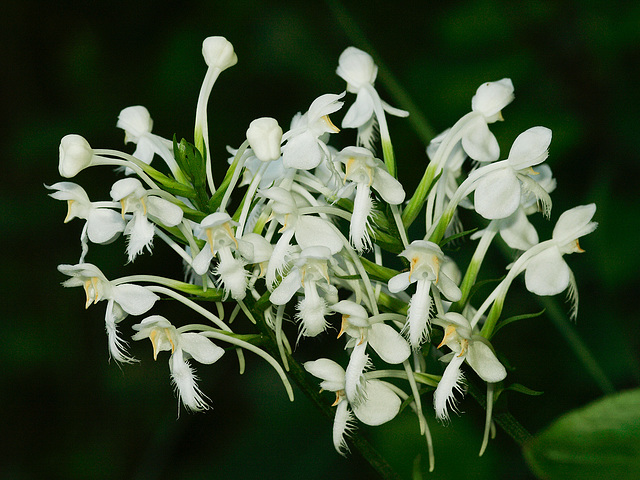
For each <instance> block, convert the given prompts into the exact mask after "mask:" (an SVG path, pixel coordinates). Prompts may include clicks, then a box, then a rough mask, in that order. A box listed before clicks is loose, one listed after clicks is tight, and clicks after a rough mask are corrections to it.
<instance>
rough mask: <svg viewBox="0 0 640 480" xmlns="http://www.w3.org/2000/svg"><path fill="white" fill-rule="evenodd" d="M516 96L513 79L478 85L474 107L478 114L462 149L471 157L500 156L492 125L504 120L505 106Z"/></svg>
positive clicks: (482, 159) (490, 158)
mask: <svg viewBox="0 0 640 480" xmlns="http://www.w3.org/2000/svg"><path fill="white" fill-rule="evenodd" d="M513 98H514V95H513V83H512V82H511V79H509V78H503V79H502V80H498V81H497V82H487V83H484V84H482V85H480V87H478V90H477V91H476V94H475V95H474V96H473V98H472V99H471V110H472V111H473V112H474V113H475V114H476V115H474V116H473V119H471V122H472V123H471V125H469V126H468V127H467V128H466V129H465V133H464V135H463V136H462V148H464V151H465V152H466V153H467V155H469V157H471V158H473V159H474V160H476V161H478V162H493V161H494V160H497V159H498V158H499V157H500V146H499V145H498V141H497V140H496V137H495V136H494V135H493V133H491V131H490V130H489V126H488V124H489V123H494V122H496V121H498V120H502V109H503V108H504V107H506V106H507V105H509V104H510V103H511V102H512V101H513Z"/></svg>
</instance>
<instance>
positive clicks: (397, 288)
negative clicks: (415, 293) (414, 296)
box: [388, 272, 411, 293]
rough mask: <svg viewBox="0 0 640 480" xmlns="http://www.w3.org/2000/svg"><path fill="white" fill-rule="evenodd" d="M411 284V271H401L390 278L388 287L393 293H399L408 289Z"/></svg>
mask: <svg viewBox="0 0 640 480" xmlns="http://www.w3.org/2000/svg"><path fill="white" fill-rule="evenodd" d="M410 284H411V272H403V273H399V274H398V275H396V276H395V277H391V278H390V279H389V283H388V287H389V291H390V292H391V293H398V292H402V291H404V290H406V289H407V288H408V287H409V285H410Z"/></svg>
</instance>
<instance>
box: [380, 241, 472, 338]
mask: <svg viewBox="0 0 640 480" xmlns="http://www.w3.org/2000/svg"><path fill="white" fill-rule="evenodd" d="M400 256H402V257H404V258H406V259H407V260H409V263H410V265H411V267H410V270H409V271H408V272H403V273H400V274H398V275H396V276H395V277H392V278H391V279H390V280H389V290H390V291H391V292H392V293H397V292H401V291H403V290H406V289H407V288H408V287H409V285H411V284H412V283H415V284H416V293H414V294H413V296H412V297H411V301H410V302H409V316H408V317H407V323H406V324H405V327H404V332H405V333H406V335H407V338H408V339H409V343H411V346H412V347H413V348H418V347H419V346H420V345H421V344H422V343H423V342H424V341H426V340H428V338H429V311H430V309H431V292H430V290H431V287H432V285H433V286H435V287H436V288H437V289H438V290H439V291H440V292H442V293H443V295H444V296H445V297H446V298H447V299H449V300H451V301H452V302H456V301H458V300H460V298H461V296H462V292H461V291H460V289H459V288H458V286H457V285H456V284H455V283H454V281H453V280H451V278H449V276H448V275H447V274H446V273H444V271H443V270H442V268H441V266H442V265H443V264H444V262H445V256H444V254H443V253H442V250H441V249H440V247H439V246H438V245H436V244H435V243H433V242H429V241H426V240H415V241H413V242H412V243H411V245H409V247H407V248H406V249H405V250H404V251H403V252H402V253H401V254H400Z"/></svg>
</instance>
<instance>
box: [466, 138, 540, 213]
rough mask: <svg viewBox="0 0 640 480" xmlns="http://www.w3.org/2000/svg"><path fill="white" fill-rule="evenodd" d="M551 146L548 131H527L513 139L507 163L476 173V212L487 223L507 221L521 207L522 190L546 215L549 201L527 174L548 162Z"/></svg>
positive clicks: (493, 165)
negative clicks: (532, 195) (536, 201)
mask: <svg viewBox="0 0 640 480" xmlns="http://www.w3.org/2000/svg"><path fill="white" fill-rule="evenodd" d="M550 143H551V130H549V129H548V128H546V127H533V128H530V129H528V130H526V131H524V132H523V133H521V134H520V135H518V137H517V138H516V139H515V141H514V142H513V145H512V146H511V151H510V152H509V157H508V158H507V160H505V161H504V162H498V163H495V164H492V165H487V166H485V167H483V168H481V169H478V170H476V172H475V174H476V175H477V176H478V177H479V179H478V180H477V182H476V184H475V197H474V204H475V209H476V211H477V212H478V213H479V214H480V215H482V216H483V217H484V218H486V219H489V220H494V219H498V218H506V217H508V216H509V215H511V214H512V213H514V212H515V211H516V209H517V208H518V207H519V206H520V201H521V198H522V193H523V190H524V191H530V192H532V193H533V194H534V195H535V196H536V198H537V199H538V200H539V201H540V202H542V207H543V211H544V213H545V214H546V215H548V213H549V211H550V209H551V199H550V198H549V195H548V194H547V192H546V191H545V190H544V188H542V187H541V186H540V185H538V184H537V183H536V182H535V180H533V179H531V178H530V177H529V176H528V175H527V173H531V171H532V170H531V167H533V166H535V165H538V164H540V163H542V162H544V161H545V160H546V159H547V157H548V155H549V151H548V149H549V144H550Z"/></svg>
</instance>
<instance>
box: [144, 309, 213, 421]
mask: <svg viewBox="0 0 640 480" xmlns="http://www.w3.org/2000/svg"><path fill="white" fill-rule="evenodd" d="M133 329H134V330H137V332H138V333H136V334H134V335H133V336H132V337H131V338H132V339H133V340H143V339H145V338H148V339H149V340H151V344H152V345H153V359H154V360H156V359H157V357H158V352H162V351H165V350H167V351H171V357H169V369H170V371H171V380H172V382H173V385H174V386H175V388H176V392H177V394H178V399H179V401H181V402H182V404H183V405H184V406H185V407H186V408H187V409H188V410H191V411H196V412H197V411H201V410H206V409H208V408H209V405H207V402H206V398H207V397H206V396H205V395H204V394H203V393H202V391H201V390H200V388H198V385H197V383H196V381H197V377H196V376H195V374H194V371H193V368H192V367H191V365H189V361H188V360H189V358H193V359H194V360H195V361H197V362H199V363H202V364H206V365H210V364H212V363H214V362H216V361H218V359H219V358H220V357H222V355H223V354H224V349H222V348H221V347H219V346H217V345H216V344H214V343H213V342H211V340H209V339H208V338H207V337H205V336H203V335H200V334H199V333H195V332H189V333H180V332H178V330H177V329H176V328H175V327H174V326H173V325H172V324H171V322H169V320H167V319H166V318H164V317H162V316H160V315H152V316H150V317H147V318H145V319H144V320H142V322H140V323H139V324H137V325H134V326H133Z"/></svg>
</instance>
